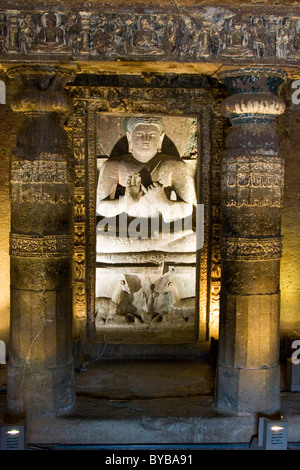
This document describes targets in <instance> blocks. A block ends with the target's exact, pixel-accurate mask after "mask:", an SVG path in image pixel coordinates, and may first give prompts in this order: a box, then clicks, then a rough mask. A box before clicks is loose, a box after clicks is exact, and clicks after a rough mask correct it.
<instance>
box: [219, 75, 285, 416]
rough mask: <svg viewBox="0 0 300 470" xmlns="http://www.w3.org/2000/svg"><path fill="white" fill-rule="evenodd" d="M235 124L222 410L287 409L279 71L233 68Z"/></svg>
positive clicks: (228, 187) (225, 209) (226, 165)
mask: <svg viewBox="0 0 300 470" xmlns="http://www.w3.org/2000/svg"><path fill="white" fill-rule="evenodd" d="M221 79H222V81H223V82H224V83H225V84H226V86H227V88H228V90H229V91H230V93H231V96H229V97H228V98H226V99H225V100H224V101H223V103H222V112H223V114H224V115H225V116H227V117H228V118H229V119H230V120H231V123H232V130H231V132H230V134H229V135H228V137H227V142H226V147H227V151H226V154H225V156H224V159H223V169H222V196H221V197H222V248H221V257H222V279H221V314H220V337H219V358H218V370H217V384H216V405H217V407H218V409H219V410H220V411H225V412H233V413H246V414H247V413H256V412H263V413H266V414H269V413H270V414H272V413H276V412H277V411H279V408H280V369H279V308H280V292H279V266H280V256H281V229H280V223H281V206H282V193H283V176H284V168H283V159H282V158H281V156H280V155H279V151H278V145H277V137H276V132H275V130H274V126H273V122H274V119H275V118H276V116H278V115H279V114H281V113H283V112H284V109H285V104H284V102H283V100H282V99H281V98H280V97H278V96H277V95H276V93H277V90H278V86H279V85H280V84H281V83H282V82H283V80H284V74H283V73H281V72H280V71H276V70H269V71H268V70H263V69H250V70H245V69H244V70H242V69H241V70H239V71H227V72H226V73H223V75H222V76H221Z"/></svg>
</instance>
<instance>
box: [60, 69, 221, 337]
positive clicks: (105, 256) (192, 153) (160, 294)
mask: <svg viewBox="0 0 300 470" xmlns="http://www.w3.org/2000/svg"><path fill="white" fill-rule="evenodd" d="M165 80H166V78H164V83H162V86H157V84H158V83H159V81H160V77H159V76H153V78H151V82H152V86H149V79H148V80H147V81H148V84H147V86H146V84H145V82H143V80H141V79H140V78H135V79H134V78H130V77H128V78H126V79H125V78H122V82H121V80H120V82H121V85H120V83H119V86H112V87H108V86H106V84H105V77H96V76H95V77H94V78H92V79H91V78H90V83H92V85H93V86H84V80H83V78H82V80H81V79H80V77H79V78H78V80H77V83H76V84H75V85H74V86H73V85H72V86H71V87H70V93H71V96H72V99H73V103H74V112H73V114H72V116H71V117H70V120H69V122H68V124H67V127H68V128H69V129H70V130H71V129H72V131H71V132H72V138H73V145H74V155H75V174H76V177H75V190H74V225H75V231H74V249H75V253H74V299H73V301H74V331H75V332H76V334H77V335H78V334H79V335H82V334H83V335H84V336H85V334H87V340H88V341H89V340H91V339H93V341H97V340H99V341H100V342H101V341H103V337H104V336H105V337H107V335H112V336H109V337H110V338H112V337H114V339H115V340H116V341H118V339H116V338H119V340H120V341H124V338H123V337H122V335H123V334H125V332H129V333H130V334H131V336H132V337H131V341H133V342H134V341H137V342H139V341H142V340H147V341H153V340H154V341H155V340H159V339H158V337H160V332H163V331H164V334H161V341H162V342H165V341H167V342H170V341H171V342H172V339H171V338H173V340H175V338H176V335H177V341H178V340H179V341H184V342H193V341H195V340H196V341H197V340H199V339H201V340H205V339H206V338H207V335H209V334H210V332H209V329H208V328H207V322H210V323H211V324H212V330H211V331H212V332H213V333H215V331H216V329H215V328H216V327H217V324H218V314H219V309H218V303H219V289H220V253H219V236H220V220H219V202H220V201H219V196H220V150H221V139H222V132H223V127H222V126H223V120H222V118H221V117H220V115H219V112H218V104H217V103H218V97H217V96H215V102H214V104H213V101H211V105H208V102H209V100H212V90H211V89H210V88H209V86H207V83H206V84H205V86H203V88H202V89H199V88H197V89H196V88H195V89H194V88H190V89H189V88H184V87H183V86H182V84H181V83H180V80H179V82H178V83H175V84H173V83H172V85H170V83H171V79H170V80H168V82H166V81H165ZM101 83H102V85H101ZM182 83H184V81H183V82H182ZM204 83H205V80H204V82H202V85H203V84H204ZM200 84H201V81H200ZM133 85H134V86H133ZM150 85H151V84H150ZM123 94H124V98H125V97H126V98H125V100H124V98H123ZM91 97H92V100H91ZM141 98H142V99H141ZM124 103H126V104H125V108H124ZM183 107H184V108H185V107H186V108H190V109H191V110H192V113H191V114H190V115H188V113H186V112H185V109H182V108H183ZM214 109H215V110H214ZM213 123H214V125H213ZM85 124H87V139H86V134H85V128H86V127H85ZM210 126H212V127H210ZM137 130H142V131H145V132H146V133H149V131H151V132H150V134H151V133H152V135H154V137H152V138H154V140H155V139H156V144H155V145H154V151H153V153H152V154H151V155H150V153H151V151H152V150H151V149H150V150H149V147H151V144H149V143H147V144H146V147H143V150H142V152H143V155H140V154H137V153H136V148H134V146H133V148H132V138H133V134H134V137H135V138H137V133H135V131H137ZM211 132H213V134H214V139H212V138H211V136H210V133H211ZM145 148H146V149H147V152H148V150H149V151H150V153H149V155H148V154H147V155H145ZM157 150H158V151H157ZM147 152H146V153H147ZM85 155H87V157H86V158H85ZM212 176H213V181H214V183H213V185H212ZM171 180H172V182H171ZM126 191H129V193H128V196H127V197H126ZM162 196H163V197H164V198H163V199H161V197H162ZM163 207H167V209H168V211H169V213H168V214H167V213H165V214H164V215H162V212H163ZM147 211H148V212H147ZM178 214H179V215H178ZM145 215H146V216H145ZM124 216H125V219H123V217H124ZM196 216H197V217H196ZM197 218H198V223H199V235H198V236H199V238H198V240H197V238H196V224H197ZM123 222H124V223H125V225H123ZM124 227H125V232H124ZM145 230H146V232H147V235H146V236H145ZM200 248H201V249H200ZM197 266H199V269H198V270H196V267H197ZM207 278H208V279H207ZM210 309H211V310H210ZM170 329H171V330H172V333H170V334H169V332H168V330H170ZM166 333H168V334H166ZM143 335H144V336H143ZM163 336H164V337H163ZM142 338H144V339H142ZM126 339H127V340H128V336H127V338H126ZM175 342H176V341H175Z"/></svg>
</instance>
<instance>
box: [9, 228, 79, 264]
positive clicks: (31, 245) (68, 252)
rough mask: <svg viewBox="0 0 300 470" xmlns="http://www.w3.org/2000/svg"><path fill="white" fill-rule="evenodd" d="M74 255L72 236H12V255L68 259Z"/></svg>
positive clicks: (14, 234)
mask: <svg viewBox="0 0 300 470" xmlns="http://www.w3.org/2000/svg"><path fill="white" fill-rule="evenodd" d="M72 254H73V236H72V235H47V236H44V237H39V236H36V235H22V234H17V233H11V234H10V255H11V256H22V257H40V258H49V257H65V256H66V257H68V256H72Z"/></svg>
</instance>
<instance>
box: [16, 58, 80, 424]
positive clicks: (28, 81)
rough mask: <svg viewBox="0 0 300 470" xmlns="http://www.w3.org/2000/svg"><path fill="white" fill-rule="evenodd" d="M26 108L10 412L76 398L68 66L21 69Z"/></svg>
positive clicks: (58, 407) (61, 405)
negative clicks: (65, 122)
mask: <svg viewBox="0 0 300 470" xmlns="http://www.w3.org/2000/svg"><path fill="white" fill-rule="evenodd" d="M9 73H10V74H11V75H12V76H13V77H15V78H16V79H17V80H18V81H19V82H20V85H21V93H20V94H19V95H18V96H16V97H15V99H14V102H13V105H12V108H13V110H14V111H16V112H19V113H23V114H24V118H25V119H24V124H23V126H22V128H21V129H20V131H19V134H18V137H17V145H16V149H15V151H14V155H13V156H12V160H11V235H10V255H11V327H10V351H9V363H8V396H7V403H8V413H9V414H12V415H24V414H25V415H26V414H28V413H30V412H35V411H43V412H44V413H52V414H60V413H62V412H64V411H66V410H69V409H70V407H72V405H73V402H74V387H73V382H74V367H73V357H72V337H71V334H72V253H73V224H72V219H73V169H72V154H71V153H70V149H69V148H68V142H67V135H66V134H65V131H64V129H63V125H62V122H63V116H64V115H65V114H66V113H67V112H68V111H69V102H68V100H67V98H66V97H65V96H64V94H63V88H64V86H65V85H66V83H67V82H68V81H69V80H71V79H72V73H71V72H70V71H69V70H61V69H54V68H39V67H35V68H34V67H16V68H13V69H10V70H9Z"/></svg>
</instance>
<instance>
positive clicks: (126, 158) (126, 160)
mask: <svg viewBox="0 0 300 470" xmlns="http://www.w3.org/2000/svg"><path fill="white" fill-rule="evenodd" d="M134 162H135V161H134V159H133V158H132V155H131V154H130V153H128V154H123V155H113V156H111V157H108V158H107V160H106V161H105V163H104V165H105V166H106V167H107V168H110V167H120V168H121V167H123V166H124V164H125V165H126V164H133V163H134Z"/></svg>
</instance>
